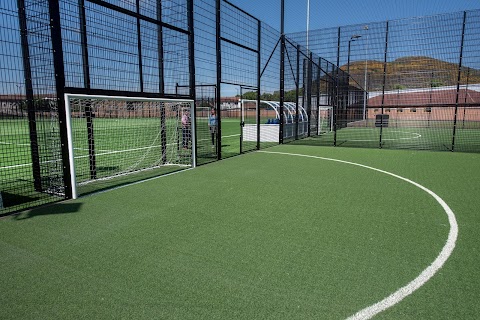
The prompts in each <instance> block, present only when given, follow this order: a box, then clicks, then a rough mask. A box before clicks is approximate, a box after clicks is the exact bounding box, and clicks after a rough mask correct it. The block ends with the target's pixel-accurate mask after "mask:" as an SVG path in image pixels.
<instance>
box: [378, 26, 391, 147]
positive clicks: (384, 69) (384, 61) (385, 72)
mask: <svg viewBox="0 0 480 320" xmlns="http://www.w3.org/2000/svg"><path fill="white" fill-rule="evenodd" d="M388 26H389V23H388V21H387V25H386V29H385V51H384V56H383V81H382V116H381V118H380V138H379V148H382V134H383V107H384V105H385V84H386V83H385V82H386V81H387V54H388Z"/></svg>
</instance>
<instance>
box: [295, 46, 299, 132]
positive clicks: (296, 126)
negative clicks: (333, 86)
mask: <svg viewBox="0 0 480 320" xmlns="http://www.w3.org/2000/svg"><path fill="white" fill-rule="evenodd" d="M296 72H297V76H296V79H297V83H296V84H295V140H298V118H299V117H298V110H299V107H298V104H299V98H300V94H299V93H300V45H299V44H298V45H297V69H296Z"/></svg>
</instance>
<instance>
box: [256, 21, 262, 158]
mask: <svg viewBox="0 0 480 320" xmlns="http://www.w3.org/2000/svg"><path fill="white" fill-rule="evenodd" d="M257 29H258V30H257V32H258V34H257V50H258V54H257V57H258V58H257V110H256V118H257V150H260V95H261V79H262V77H261V72H262V51H261V50H262V22H261V21H260V20H258V23H257Z"/></svg>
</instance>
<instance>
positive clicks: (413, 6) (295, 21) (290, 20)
mask: <svg viewBox="0 0 480 320" xmlns="http://www.w3.org/2000/svg"><path fill="white" fill-rule="evenodd" d="M230 1H231V2H232V3H233V4H235V5H237V6H239V7H240V8H242V9H244V10H246V11H247V12H249V13H251V14H252V15H254V16H256V17H257V18H259V19H260V20H262V21H264V22H266V23H268V24H269V25H271V26H272V27H275V28H278V29H279V28H280V2H281V1H280V0H256V1H252V0H230ZM472 9H480V0H396V1H393V0H362V1H359V0H329V1H326V0H310V29H311V30H313V29H323V28H330V27H338V26H344V25H351V24H359V23H368V22H377V21H385V20H395V19H401V18H409V17H419V16H429V15H434V14H439V13H451V12H456V11H464V10H472ZM285 12H286V13H285V32H287V33H291V32H298V31H305V30H306V16H307V0H285Z"/></svg>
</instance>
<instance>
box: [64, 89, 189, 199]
mask: <svg viewBox="0 0 480 320" xmlns="http://www.w3.org/2000/svg"><path fill="white" fill-rule="evenodd" d="M194 108H195V103H194V101H193V100H189V99H163V98H145V97H122V96H103V95H83V94H65V109H66V114H67V117H66V122H67V123H66V126H67V137H68V153H69V164H70V175H71V185H72V198H73V199H76V198H77V197H78V187H79V186H84V185H87V184H95V183H98V182H100V181H105V180H110V179H113V178H117V177H119V176H125V175H130V174H133V173H139V172H144V171H147V170H153V169H160V168H164V169H165V168H167V167H168V169H172V170H176V169H183V168H190V167H195V166H196V155H195V150H196V147H195V121H194V119H193V115H194Z"/></svg>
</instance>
